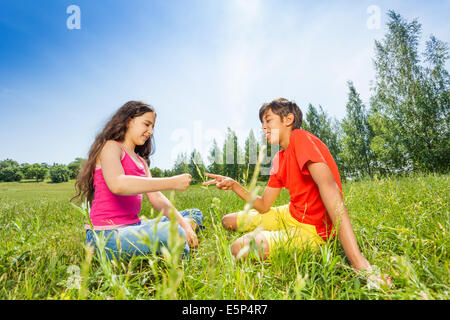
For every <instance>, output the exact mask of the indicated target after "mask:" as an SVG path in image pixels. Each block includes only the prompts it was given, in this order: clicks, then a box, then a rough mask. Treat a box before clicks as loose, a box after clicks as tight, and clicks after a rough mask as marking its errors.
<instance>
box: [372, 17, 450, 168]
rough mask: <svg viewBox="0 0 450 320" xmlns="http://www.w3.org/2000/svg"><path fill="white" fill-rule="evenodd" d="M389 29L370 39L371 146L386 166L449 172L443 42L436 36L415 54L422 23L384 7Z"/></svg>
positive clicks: (448, 86)
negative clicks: (372, 57)
mask: <svg viewBox="0 0 450 320" xmlns="http://www.w3.org/2000/svg"><path fill="white" fill-rule="evenodd" d="M388 17H389V21H388V23H387V26H388V32H387V33H386V35H385V37H384V39H382V40H381V41H375V54H376V56H375V60H374V65H375V71H376V78H375V82H374V88H373V90H374V95H373V96H372V98H371V108H372V109H371V114H372V116H370V117H369V123H370V125H371V127H372V128H373V130H374V133H375V135H376V136H375V137H374V139H373V141H372V144H371V147H372V149H373V151H374V153H375V154H376V155H377V159H378V160H380V161H381V162H384V165H385V168H386V169H387V170H390V171H394V172H401V171H412V170H419V171H438V172H445V171H448V168H449V167H448V166H449V164H448V159H449V152H450V151H449V142H448V141H449V140H450V139H449V138H450V136H449V130H450V129H449V117H450V115H449V111H450V104H449V90H450V79H449V75H448V72H447V71H446V70H445V68H444V64H445V61H446V60H447V59H448V58H449V56H448V47H447V45H446V44H444V43H443V42H441V41H438V40H437V39H436V38H435V37H431V39H430V40H429V41H428V42H427V49H426V51H425V53H424V57H425V61H426V62H427V63H428V64H429V66H428V67H423V66H422V65H421V64H420V57H419V53H418V45H419V37H420V33H421V25H420V24H419V23H418V21H417V20H413V21H412V22H407V21H405V20H404V19H403V18H402V17H401V16H400V15H399V14H397V13H395V12H394V11H389V12H388Z"/></svg>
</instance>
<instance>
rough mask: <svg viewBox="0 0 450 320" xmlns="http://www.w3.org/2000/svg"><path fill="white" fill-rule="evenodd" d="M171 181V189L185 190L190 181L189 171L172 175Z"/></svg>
mask: <svg viewBox="0 0 450 320" xmlns="http://www.w3.org/2000/svg"><path fill="white" fill-rule="evenodd" d="M171 179H172V182H173V189H174V190H181V191H184V190H186V189H187V188H188V187H189V185H190V184H191V181H192V176H191V175H190V174H189V173H183V174H180V175H177V176H173V177H172V178H171Z"/></svg>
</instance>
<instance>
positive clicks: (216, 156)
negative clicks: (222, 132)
mask: <svg viewBox="0 0 450 320" xmlns="http://www.w3.org/2000/svg"><path fill="white" fill-rule="evenodd" d="M223 159H224V158H223V154H222V151H221V150H220V148H219V145H218V144H217V141H216V139H214V140H213V144H212V147H211V149H210V151H209V155H208V161H209V166H208V171H209V172H211V173H214V174H223Z"/></svg>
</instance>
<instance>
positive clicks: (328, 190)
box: [307, 162, 370, 270]
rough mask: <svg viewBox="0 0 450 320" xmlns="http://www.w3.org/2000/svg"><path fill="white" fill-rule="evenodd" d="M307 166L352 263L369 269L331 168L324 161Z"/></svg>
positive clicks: (355, 267) (356, 266) (354, 266)
mask: <svg viewBox="0 0 450 320" xmlns="http://www.w3.org/2000/svg"><path fill="white" fill-rule="evenodd" d="M307 167H308V170H309V172H310V174H311V177H312V178H313V180H314V182H315V183H316V184H317V186H318V188H319V192H320V197H321V198H322V201H323V203H324V205H325V208H326V209H327V212H328V215H329V216H330V218H331V220H332V222H333V225H334V226H336V228H338V237H339V240H340V241H341V243H342V247H343V248H344V251H345V254H346V256H347V258H348V260H349V261H350V264H351V265H352V267H353V268H354V269H356V270H367V269H369V268H370V263H369V262H368V261H367V259H366V258H364V256H363V255H362V254H361V252H360V251H359V247H358V243H357V242H356V237H355V234H354V232H353V228H352V225H351V223H350V218H349V216H348V213H347V209H346V208H345V205H344V200H343V199H342V195H341V190H340V189H339V187H338V185H337V184H336V181H335V180H334V178H333V174H332V173H331V170H330V169H329V168H328V166H327V165H326V164H325V163H323V162H308V163H307Z"/></svg>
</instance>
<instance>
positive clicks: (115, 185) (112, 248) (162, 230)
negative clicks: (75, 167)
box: [74, 101, 203, 259]
mask: <svg viewBox="0 0 450 320" xmlns="http://www.w3.org/2000/svg"><path fill="white" fill-rule="evenodd" d="M155 120H156V112H155V110H154V109H153V107H152V106H150V105H148V104H145V103H143V102H139V101H129V102H127V103H125V104H124V105H123V106H122V107H121V108H120V109H119V110H118V111H117V112H116V113H115V114H114V115H113V117H112V118H111V120H109V122H108V123H107V124H106V126H105V127H104V129H103V130H102V132H101V133H100V134H99V135H97V137H96V138H95V141H94V143H93V144H92V146H91V148H90V150H89V157H88V159H87V161H86V162H85V163H84V165H83V167H82V169H81V170H80V174H79V175H78V178H77V182H76V184H75V186H76V189H77V191H78V193H77V195H76V196H75V197H74V199H75V198H81V199H87V201H88V202H89V203H90V204H91V210H90V213H89V218H90V220H91V224H92V226H93V229H92V228H91V227H90V225H88V224H86V226H85V228H86V229H87V230H86V243H87V244H94V245H95V237H94V232H95V233H97V234H98V235H100V234H103V235H104V236H105V238H106V239H107V243H106V249H107V250H106V251H107V256H108V258H110V259H111V258H112V255H115V256H116V258H118V257H120V256H122V257H124V258H128V257H130V256H132V255H142V254H148V253H150V252H152V251H153V248H156V250H157V252H156V253H160V246H161V245H163V246H167V242H168V237H169V219H168V217H169V216H170V213H171V212H174V214H175V216H176V220H177V223H178V232H179V234H180V235H181V236H182V237H184V238H185V240H186V241H185V249H184V253H185V255H187V254H188V253H189V246H191V247H196V246H197V245H198V240H197V235H196V233H195V231H194V230H197V229H198V228H199V227H202V221H203V216H202V213H201V211H200V210H198V209H191V210H184V211H181V212H178V211H177V210H176V209H175V207H174V206H173V205H172V204H171V203H170V201H169V200H168V199H167V198H166V197H165V196H164V195H163V194H162V193H161V191H163V190H186V189H187V188H188V187H189V184H190V183H191V175H189V174H181V175H178V176H174V177H170V178H152V176H151V174H150V170H149V167H148V166H149V164H150V160H149V155H150V154H151V153H152V151H153V148H154V146H153V144H154V143H153V128H154V125H155ZM144 160H145V161H144ZM143 193H144V194H145V195H146V196H147V198H148V200H149V201H150V203H151V204H152V206H153V207H154V208H155V209H156V210H158V211H160V212H161V211H162V212H163V214H164V217H163V218H162V219H160V220H159V221H157V219H156V218H155V219H151V220H147V221H141V220H140V219H139V217H138V214H139V212H140V210H141V203H142V194H143ZM139 235H147V236H148V237H149V239H150V241H151V243H152V244H155V243H156V244H157V245H156V246H155V247H153V246H152V247H149V246H148V245H147V244H144V243H143V241H142V238H140V237H139Z"/></svg>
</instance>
